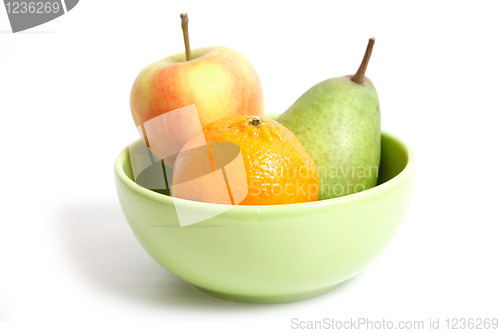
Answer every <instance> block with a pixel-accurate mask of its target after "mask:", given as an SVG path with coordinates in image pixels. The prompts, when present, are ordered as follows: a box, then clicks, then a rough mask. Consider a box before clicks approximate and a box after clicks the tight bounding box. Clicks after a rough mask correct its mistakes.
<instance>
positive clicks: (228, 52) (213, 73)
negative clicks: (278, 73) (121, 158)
mask: <svg viewBox="0 0 500 333" xmlns="http://www.w3.org/2000/svg"><path fill="white" fill-rule="evenodd" d="M130 107H131V110H132V116H133V118H134V122H135V125H136V126H137V128H138V129H139V130H140V133H141V135H142V136H143V138H144V139H145V141H146V144H148V145H149V147H150V148H151V151H152V152H153V154H154V155H155V157H156V158H158V159H163V160H164V161H165V163H166V164H167V165H169V166H172V165H173V162H174V160H173V159H172V156H171V155H172V154H173V153H175V152H179V151H180V150H181V148H182V146H183V145H184V143H186V142H187V141H188V140H189V139H190V138H191V137H192V136H193V135H194V134H195V133H196V132H197V131H198V130H200V129H201V127H203V126H205V125H207V124H209V123H211V122H213V121H215V120H218V119H220V118H223V117H226V116H231V115H254V116H262V115H263V113H264V99H263V93H262V86H261V83H260V80H259V77H258V76H257V73H256V72H255V70H254V68H253V67H252V65H251V64H250V62H249V61H248V60H247V59H245V58H244V57H243V56H242V55H241V54H239V53H238V52H236V51H234V50H232V49H230V48H227V47H220V46H215V47H206V48H200V49H195V50H191V59H190V60H189V61H186V54H185V53H184V52H182V53H179V54H176V55H173V56H170V57H168V58H165V59H162V60H160V61H157V62H155V63H153V64H151V65H149V66H147V67H146V68H144V69H143V70H142V71H141V72H140V73H139V75H138V76H137V78H136V79H135V82H134V85H133V87H132V91H131V94H130ZM182 108H184V109H182ZM194 108H195V109H194ZM175 110H177V111H178V110H181V111H182V110H187V111H191V112H174V113H172V115H174V114H175V116H174V117H163V116H168V113H169V112H171V111H175ZM193 110H195V112H194V113H193V112H192V111H193ZM196 118H198V119H199V121H198V120H197V119H196ZM200 126H201V127H200ZM145 134H147V135H145ZM145 136H146V137H145ZM148 140H149V142H148ZM153 140H154V143H153V142H152V141H153ZM169 156H170V157H169Z"/></svg>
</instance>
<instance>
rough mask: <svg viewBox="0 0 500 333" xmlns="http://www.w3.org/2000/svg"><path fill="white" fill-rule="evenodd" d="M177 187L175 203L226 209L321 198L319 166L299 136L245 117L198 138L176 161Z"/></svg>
mask: <svg viewBox="0 0 500 333" xmlns="http://www.w3.org/2000/svg"><path fill="white" fill-rule="evenodd" d="M235 147H236V148H235ZM172 183H173V187H172V195H173V197H175V198H182V199H188V200H195V201H201V202H210V203H221V204H240V205H278V204H292V203H299V202H308V201H316V200H317V199H318V193H319V180H318V176H317V171H316V167H315V165H314V161H313V160H312V158H311V157H310V156H309V154H308V153H307V152H306V150H305V148H304V147H303V146H302V144H301V143H300V142H299V140H298V139H297V137H296V136H295V135H294V134H293V133H292V132H290V131H289V130H288V129H287V128H286V127H284V126H283V125H281V124H279V123H278V122H276V121H274V120H271V119H267V118H264V117H260V118H259V117H252V116H243V115H237V116H229V117H225V118H221V119H219V120H217V121H215V122H213V123H210V124H208V125H206V126H205V127H204V128H203V129H202V130H201V131H199V132H198V133H197V134H195V135H194V136H193V137H192V138H191V139H190V140H189V141H188V142H187V143H186V144H185V145H184V147H183V148H182V150H181V152H180V153H179V155H178V157H177V159H176V161H175V164H174V168H173V181H172Z"/></svg>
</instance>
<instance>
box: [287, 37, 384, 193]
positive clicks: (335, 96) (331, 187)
mask: <svg viewBox="0 0 500 333" xmlns="http://www.w3.org/2000/svg"><path fill="white" fill-rule="evenodd" d="M374 43H375V39H374V38H371V39H370V41H369V42H368V47H367V49H366V53H365V56H364V58H363V62H362V63H361V66H360V67H359V69H358V72H357V73H356V74H355V75H348V76H342V77H337V78H333V79H328V80H325V81H323V82H320V83H318V84H316V85H315V86H313V87H312V88H311V89H309V90H308V91H306V92H305V93H304V94H303V95H302V96H301V97H300V98H299V99H298V100H297V101H296V102H295V103H294V104H293V105H292V106H291V107H290V108H289V109H288V110H287V111H286V112H285V113H283V114H282V115H281V116H280V117H279V118H278V122H280V123H281V124H283V125H284V126H286V127H287V128H288V129H289V130H290V131H292V132H293V133H294V134H295V135H296V136H297V138H298V139H299V140H300V142H301V143H302V144H303V145H304V147H305V148H306V150H307V152H308V153H309V155H311V157H312V159H313V160H314V163H315V164H316V169H317V171H318V177H319V186H320V188H319V198H318V199H319V200H323V199H330V198H336V197H341V196H344V195H347V194H353V193H357V192H361V191H363V190H366V189H369V188H371V187H374V186H375V185H377V178H378V168H379V163H380V140H381V133H380V106H379V101H378V96H377V92H376V90H375V86H374V85H373V83H372V82H371V81H370V80H369V79H368V78H367V77H365V71H366V68H367V66H368V61H369V60H370V56H371V52H372V49H373V45H374Z"/></svg>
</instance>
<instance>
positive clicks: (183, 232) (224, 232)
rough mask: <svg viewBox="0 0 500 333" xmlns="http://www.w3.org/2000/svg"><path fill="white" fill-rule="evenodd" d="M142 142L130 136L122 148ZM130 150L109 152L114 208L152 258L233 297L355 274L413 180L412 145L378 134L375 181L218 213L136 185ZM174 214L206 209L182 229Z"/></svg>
mask: <svg viewBox="0 0 500 333" xmlns="http://www.w3.org/2000/svg"><path fill="white" fill-rule="evenodd" d="M267 117H268V118H274V119H275V118H276V115H268V116H267ZM141 144H142V142H141V141H136V142H135V143H133V144H132V145H131V146H130V149H132V148H133V147H135V146H137V145H141ZM130 149H129V148H128V147H127V148H125V149H124V150H123V151H122V152H121V153H120V154H119V156H118V157H117V159H116V162H115V168H114V171H115V180H116V188H117V192H118V197H119V200H120V204H121V207H122V210H123V212H124V214H125V217H126V219H127V221H128V223H129V225H130V227H131V228H132V231H133V232H134V234H135V235H136V237H137V239H138V240H139V242H140V243H141V245H142V246H143V247H144V248H145V249H146V251H147V252H148V253H149V254H150V255H151V256H152V257H153V258H154V259H155V260H156V261H157V262H158V263H159V264H160V265H161V266H163V267H164V268H165V269H167V270H168V271H169V272H171V273H172V274H174V275H176V276H177V277H179V278H181V279H183V280H184V281H187V282H188V283H190V284H192V285H194V286H196V287H197V288H198V289H200V290H202V291H203V292H205V293H208V294H210V295H213V296H216V297H220V298H223V299H229V300H235V301H241V302H253V303H278V302H287V301H296V300H300V299H306V298H310V297H313V296H317V295H320V294H323V293H325V292H328V291H329V290H332V289H334V288H335V287H336V286H338V285H339V284H341V283H342V282H344V281H346V280H348V279H350V278H351V277H353V276H355V275H356V274H358V273H359V272H361V271H362V270H363V269H365V268H366V267H367V266H368V265H369V264H370V263H371V262H373V261H374V260H375V259H376V258H377V257H378V256H379V255H380V254H381V253H382V251H383V250H384V249H385V248H386V247H387V246H388V244H389V243H390V241H391V240H392V238H393V237H394V235H395V234H396V232H397V230H398V228H399V226H400V224H401V222H402V220H403V217H404V215H405V213H406V210H407V208H408V205H409V203H410V199H411V193H412V189H413V184H414V180H415V161H414V155H413V152H412V150H411V148H410V147H409V146H408V145H407V144H406V143H405V142H404V141H403V140H401V139H399V138H398V137H396V136H394V135H392V134H390V133H387V132H382V140H381V162H380V171H379V178H378V185H377V186H375V187H373V188H371V189H368V190H366V191H363V192H359V193H355V194H350V195H348V196H345V197H341V198H334V199H327V200H322V201H314V202H304V203H297V204H285V205H233V206H229V207H230V209H228V210H226V211H224V212H223V213H220V207H221V206H222V207H225V206H228V205H220V204H212V203H205V202H197V201H192V200H184V199H176V198H172V197H170V196H167V195H164V194H160V193H157V192H154V191H152V190H149V189H147V188H145V187H142V186H140V185H138V184H137V183H136V182H135V181H134V175H133V170H132V166H131V161H130V155H129V150H130ZM150 170H152V169H146V170H145V172H148V171H150ZM174 200H175V202H174ZM179 212H184V213H189V214H195V215H199V216H210V217H209V218H207V219H205V220H204V221H202V222H199V223H196V224H192V225H189V226H186V227H181V226H180V223H179V219H178V214H179ZM219 213H220V214H219Z"/></svg>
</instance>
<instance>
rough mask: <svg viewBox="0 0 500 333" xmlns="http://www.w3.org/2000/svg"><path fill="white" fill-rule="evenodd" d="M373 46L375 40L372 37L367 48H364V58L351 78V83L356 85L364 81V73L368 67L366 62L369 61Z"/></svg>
mask: <svg viewBox="0 0 500 333" xmlns="http://www.w3.org/2000/svg"><path fill="white" fill-rule="evenodd" d="M373 44H375V38H374V37H372V38H370V40H369V41H368V46H367V47H366V52H365V56H364V57H363V61H362V62H361V65H360V66H359V69H358V71H357V72H356V74H354V76H353V77H352V79H351V81H353V82H356V83H357V84H362V83H363V82H364V81H365V72H366V68H367V67H368V62H369V61H370V57H371V55H372V50H373Z"/></svg>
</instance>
